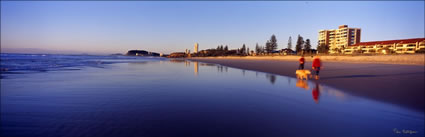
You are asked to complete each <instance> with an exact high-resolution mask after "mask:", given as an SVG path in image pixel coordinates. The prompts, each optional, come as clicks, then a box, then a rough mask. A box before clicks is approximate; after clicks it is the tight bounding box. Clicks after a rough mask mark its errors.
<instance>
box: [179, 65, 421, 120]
mask: <svg viewBox="0 0 425 137" xmlns="http://www.w3.org/2000/svg"><path fill="white" fill-rule="evenodd" d="M307 58H309V57H306V64H305V68H306V69H310V70H311V60H308V59H307ZM187 59H188V60H191V61H199V62H204V63H213V64H219V65H223V66H228V67H233V68H238V69H245V70H253V71H259V72H266V73H271V74H276V75H281V76H288V77H293V78H295V70H296V69H297V68H298V62H297V61H291V60H279V59H274V60H271V59H258V58H257V59H247V58H238V57H235V58H231V59H230V58H228V57H225V58H187ZM322 62H323V68H322V70H321V72H320V79H319V80H317V81H318V82H319V83H322V84H326V85H328V86H331V87H334V88H337V89H341V90H343V91H345V92H347V93H350V94H352V95H355V96H361V97H366V98H370V99H374V100H377V101H382V102H386V103H391V104H396V105H400V106H403V107H407V108H411V109H414V110H417V111H421V112H423V111H424V110H423V108H424V107H425V103H424V98H423V97H424V96H425V94H424V90H425V88H424V84H423V83H425V78H424V77H425V70H424V67H425V66H423V65H406V64H384V63H351V62H350V63H347V62H336V61H322ZM315 81H316V80H315Z"/></svg>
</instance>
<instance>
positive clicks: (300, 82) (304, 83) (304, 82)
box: [295, 79, 309, 90]
mask: <svg viewBox="0 0 425 137" xmlns="http://www.w3.org/2000/svg"><path fill="white" fill-rule="evenodd" d="M295 86H297V87H299V88H302V89H305V90H308V89H309V87H308V82H307V80H302V79H297V83H296V84H295Z"/></svg>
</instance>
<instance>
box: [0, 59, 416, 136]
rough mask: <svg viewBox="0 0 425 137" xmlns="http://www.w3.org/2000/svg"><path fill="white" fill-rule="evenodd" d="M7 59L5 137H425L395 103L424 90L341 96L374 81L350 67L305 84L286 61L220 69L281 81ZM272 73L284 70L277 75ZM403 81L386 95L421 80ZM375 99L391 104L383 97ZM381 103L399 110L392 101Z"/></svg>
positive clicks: (163, 63)
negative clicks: (292, 73)
mask: <svg viewBox="0 0 425 137" xmlns="http://www.w3.org/2000/svg"><path fill="white" fill-rule="evenodd" d="M1 55H2V56H1V57H2V58H1V60H2V62H1V63H2V65H1V67H2V68H5V69H4V70H3V71H1V76H2V79H1V80H0V84H1V87H0V89H1V96H0V97H1V99H0V105H1V112H0V115H1V129H0V136H7V137H9V136H10V137H50V136H52V137H57V136H63V137H76V136H161V137H163V136H164V137H165V136H166V137H174V136H175V137H181V136H196V137H198V136H202V137H209V136H210V137H217V136H243V137H251V136H252V137H258V136H267V137H282V136H318V137H319V136H323V137H328V136H335V137H339V136H347V135H350V136H370V137H376V136H400V135H409V136H423V135H424V129H423V127H424V111H423V109H422V110H418V109H417V108H416V109H415V107H413V108H412V104H409V103H411V102H405V101H406V100H395V99H405V98H404V97H410V99H411V100H414V99H419V97H423V96H419V95H413V94H416V93H417V91H418V90H420V88H418V87H412V88H408V89H406V90H404V91H405V92H409V94H406V95H407V96H404V97H399V98H395V97H394V95H392V94H394V93H390V92H394V91H396V90H391V89H389V88H385V90H389V91H383V90H382V91H381V90H376V89H375V90H376V91H373V90H364V89H358V90H354V91H361V92H353V91H349V90H347V89H349V88H339V87H333V86H331V85H332V84H333V83H337V82H342V84H347V83H345V82H346V81H348V82H352V81H350V80H348V79H359V78H360V79H370V78H374V77H372V76H370V77H366V78H363V77H362V76H346V75H347V74H345V73H342V70H340V69H349V68H350V66H348V65H347V64H342V66H344V67H341V64H332V63H325V64H324V65H325V68H324V70H326V69H328V70H331V69H333V71H335V72H338V73H337V74H345V75H344V76H345V77H344V76H338V75H329V74H327V73H328V72H329V71H328V72H326V71H323V79H322V80H319V81H315V80H310V81H305V80H297V79H296V78H294V77H288V76H284V75H283V74H279V75H278V73H277V72H281V71H282V69H281V68H279V67H283V66H282V65H285V64H286V65H287V66H286V68H285V69H287V71H288V74H287V75H290V73H289V71H292V69H294V68H296V65H297V64H296V62H284V61H276V60H274V61H272V62H270V61H261V60H256V61H259V62H252V61H251V60H216V62H215V63H219V61H225V62H227V63H230V64H233V65H235V64H239V65H246V66H248V67H249V66H250V67H252V68H253V69H254V67H256V66H261V67H258V68H263V69H271V68H275V69H274V70H275V71H276V72H274V73H264V72H266V71H267V70H259V71H251V70H248V69H238V68H236V66H234V67H235V68H232V67H227V66H224V65H218V64H213V63H204V62H207V60H204V61H203V62H199V61H188V60H185V59H167V58H155V57H128V56H84V55H80V56H75V55H48V54H47V55H44V54H38V55H34V54H1ZM231 61H233V62H231ZM209 62H212V60H210V61H209ZM237 62H244V63H237ZM260 62H261V63H263V64H259V63H260ZM221 64H225V63H221ZM270 64H281V65H277V67H276V66H274V67H271V66H270ZM293 65H295V66H293ZM307 65H309V64H307ZM229 66H231V65H229ZM268 66H269V67H268ZM370 67H372V68H373V69H375V68H381V67H388V66H370ZM6 68H7V69H6ZM408 68H410V67H406V68H404V69H408ZM356 69H361V68H359V67H357V68H356ZM363 69H365V68H363ZM381 69H382V68H381ZM5 70H7V71H5ZM413 70H415V69H413ZM260 71H263V72H260ZM351 71H354V72H356V71H355V70H351ZM359 71H364V70H359ZM374 71H382V70H379V69H378V70H371V71H370V72H371V73H372V72H373V73H374V74H369V75H377V74H382V75H384V74H383V73H377V72H374ZM354 72H353V74H354ZM375 73H377V74H375ZM398 73H401V72H398ZM350 74H351V73H350ZM395 75H396V77H394V76H388V79H392V80H393V81H395V82H393V83H391V81H385V82H389V83H387V85H385V86H393V84H396V83H398V80H397V79H394V78H398V79H402V80H404V78H405V77H406V78H411V79H417V80H421V79H418V78H417V77H416V76H411V75H409V74H406V76H405V77H401V76H398V75H400V74H395ZM326 77H327V78H326ZM346 77H347V78H346ZM376 77H387V76H376ZM326 79H328V80H326ZM378 80H379V79H378ZM422 80H423V79H422ZM375 81H377V80H376V79H375ZM357 82H358V81H357ZM347 85H349V84H347ZM381 85H382V84H381ZM368 86H369V88H372V89H374V88H376V87H373V86H371V85H368ZM401 87H404V86H401ZM401 87H399V88H401ZM409 89H410V90H409ZM365 91H370V92H371V93H381V92H385V94H380V96H373V95H370V94H369V93H368V94H366V93H367V92H365ZM412 91H415V92H412ZM359 93H362V94H360V95H359ZM364 94H366V95H367V96H366V97H365V95H364ZM398 96H401V95H400V94H399V95H398ZM377 97H381V98H382V97H384V98H383V99H387V98H389V99H390V100H389V101H382V99H381V100H380V99H376V98H377ZM385 97H387V98H385ZM391 99H392V100H391ZM396 101H399V102H396ZM394 102H395V103H394ZM396 103H398V104H396ZM400 103H401V105H400ZM403 103H405V104H404V105H403ZM416 103H418V104H419V105H418V106H420V105H423V104H420V103H419V102H416ZM370 129H373V130H370ZM403 131H409V133H403ZM410 132H411V133H410Z"/></svg>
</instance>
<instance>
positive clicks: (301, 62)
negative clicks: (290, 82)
mask: <svg viewBox="0 0 425 137" xmlns="http://www.w3.org/2000/svg"><path fill="white" fill-rule="evenodd" d="M299 61H300V66H299V67H298V69H304V63H305V59H304V55H302V56H301V58H300V60H299Z"/></svg>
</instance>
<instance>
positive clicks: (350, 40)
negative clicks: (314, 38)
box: [319, 25, 361, 54]
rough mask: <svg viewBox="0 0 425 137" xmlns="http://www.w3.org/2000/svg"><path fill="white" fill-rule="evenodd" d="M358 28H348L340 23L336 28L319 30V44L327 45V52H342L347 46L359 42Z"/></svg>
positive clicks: (359, 32) (359, 30) (359, 31)
mask: <svg viewBox="0 0 425 137" xmlns="http://www.w3.org/2000/svg"><path fill="white" fill-rule="evenodd" d="M360 34H361V29H360V28H349V27H348V25H340V26H339V27H338V29H330V30H320V31H319V44H320V45H328V46H329V53H331V54H334V53H344V51H345V50H344V49H345V48H347V46H350V45H354V44H357V43H359V42H360Z"/></svg>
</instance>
